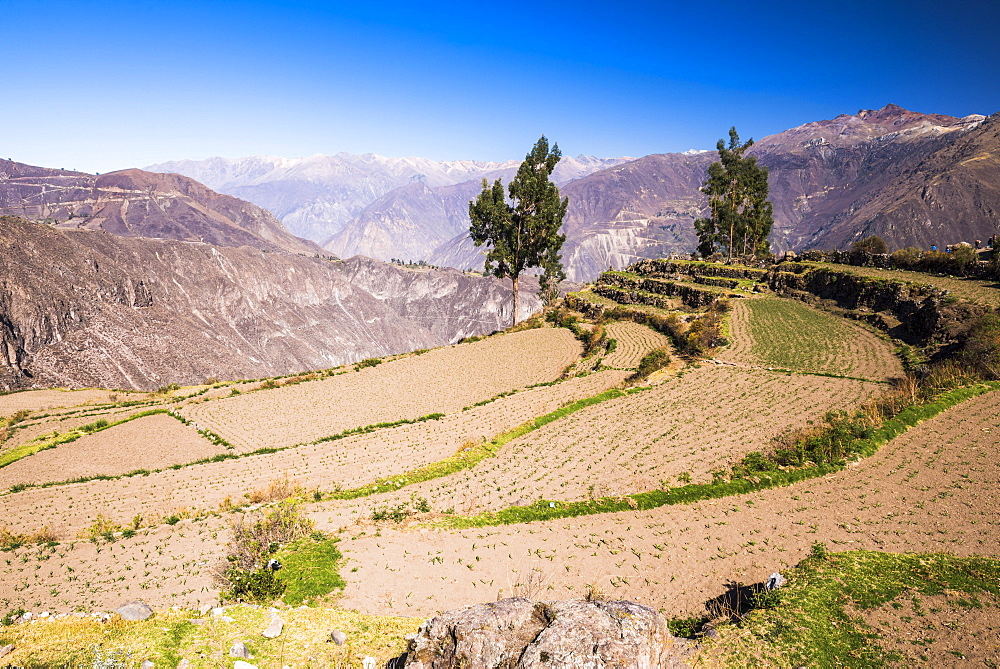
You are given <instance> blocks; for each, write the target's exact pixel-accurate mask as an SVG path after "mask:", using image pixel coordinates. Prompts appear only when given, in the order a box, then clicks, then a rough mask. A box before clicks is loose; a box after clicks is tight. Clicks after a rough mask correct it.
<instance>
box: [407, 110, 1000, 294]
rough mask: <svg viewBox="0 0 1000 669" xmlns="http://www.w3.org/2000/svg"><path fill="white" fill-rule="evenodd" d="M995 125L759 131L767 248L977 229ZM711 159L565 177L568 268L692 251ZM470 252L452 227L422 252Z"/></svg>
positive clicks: (971, 120) (926, 118) (925, 242)
mask: <svg viewBox="0 0 1000 669" xmlns="http://www.w3.org/2000/svg"><path fill="white" fill-rule="evenodd" d="M998 134H1000V116H997V115H995V116H992V117H989V118H984V117H982V116H978V115H972V116H968V117H965V118H961V119H958V118H953V117H950V116H942V115H932V114H918V113H915V112H910V111H907V110H905V109H902V108H900V107H897V106H895V105H888V106H886V107H884V108H883V109H880V110H877V111H870V110H862V111H860V112H858V113H857V114H856V115H846V114H844V115H841V116H838V117H837V118H835V119H832V120H828V121H820V122H817V123H807V124H805V125H802V126H799V127H797V128H793V129H791V130H787V131H785V132H783V133H779V134H777V135H772V136H770V137H766V138H764V139H763V140H761V141H760V142H758V143H757V144H756V145H755V146H754V147H753V148H752V149H751V152H752V153H753V154H754V155H756V156H757V157H758V160H759V161H760V162H761V163H762V164H764V165H766V166H767V167H768V168H769V169H770V184H771V201H772V202H773V203H774V209H775V226H774V231H773V234H772V237H771V241H772V248H773V250H775V251H777V252H780V251H784V250H786V249H799V250H801V249H806V248H846V247H848V246H849V245H850V243H851V242H853V241H855V240H858V239H862V238H863V237H866V236H868V235H872V234H877V235H879V236H881V237H883V238H884V239H885V240H886V241H887V242H888V243H889V245H890V247H893V248H901V247H904V246H910V245H917V246H921V247H923V248H929V247H930V246H931V245H933V244H936V245H938V246H940V247H943V246H944V245H946V244H949V243H954V242H958V241H970V242H971V241H974V240H975V239H983V240H985V239H987V238H988V237H989V236H990V235H992V234H994V233H996V232H997V231H998V230H997V226H998V224H997V220H998V219H997V214H998V212H1000V139H998ZM714 160H716V154H715V152H714V151H713V152H703V153H696V154H662V155H654V156H646V157H644V158H640V159H638V160H635V161H632V162H629V163H625V164H623V165H618V166H615V167H611V168H608V169H605V170H602V171H599V172H596V173H594V174H591V175H589V176H587V177H584V178H581V179H579V180H576V181H574V182H572V183H570V184H567V185H566V186H565V187H564V188H563V189H562V193H563V194H564V195H567V196H569V198H570V206H569V210H568V212H567V215H566V224H565V232H566V235H567V239H566V245H565V247H564V250H563V262H564V264H565V265H566V266H567V270H568V271H567V274H568V275H569V277H570V278H571V279H573V280H577V281H586V280H591V279H593V278H594V277H596V276H597V274H598V273H599V272H600V271H601V270H602V269H606V268H608V267H615V268H621V267H624V266H626V265H627V264H629V263H631V262H634V261H635V260H638V259H640V258H654V257H661V256H664V255H667V254H669V253H671V252H678V253H686V252H689V251H691V250H692V249H693V248H694V246H695V244H696V238H695V234H694V229H693V225H692V223H693V220H694V218H696V217H697V216H700V215H704V213H705V201H704V197H703V196H702V194H701V193H700V192H699V190H698V188H699V186H700V185H701V183H702V182H703V181H704V178H705V170H706V169H707V167H708V165H709V164H710V163H711V162H712V161H714ZM409 208H410V210H413V211H419V210H420V204H419V203H417V202H411V203H410V204H409ZM453 225H458V226H459V227H461V223H460V222H456V223H454V224H453ZM481 258H482V255H481V253H480V252H479V249H476V248H475V247H473V246H472V244H471V242H470V240H469V239H468V236H467V235H465V234H464V233H460V234H459V235H458V236H456V237H455V238H453V239H451V240H449V241H448V242H446V243H444V244H443V245H440V246H438V247H437V248H436V249H435V250H434V251H433V252H432V253H431V255H430V262H432V263H434V264H438V265H450V266H454V267H478V266H481V264H482V260H481Z"/></svg>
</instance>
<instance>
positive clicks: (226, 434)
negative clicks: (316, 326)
mask: <svg viewBox="0 0 1000 669" xmlns="http://www.w3.org/2000/svg"><path fill="white" fill-rule="evenodd" d="M581 350H582V349H581V346H580V344H579V342H577V341H576V339H574V338H573V335H572V334H571V333H570V332H569V331H568V330H566V329H563V328H541V329H535V330H527V331H524V332H517V333H513V334H504V335H499V336H494V337H489V338H487V339H485V340H482V341H478V342H474V343H469V344H460V345H457V346H450V347H445V348H440V349H434V350H432V351H428V352H426V353H424V354H422V355H417V356H408V357H405V358H401V359H398V360H393V361H391V362H386V363H383V364H380V365H377V366H374V367H366V368H363V369H359V370H358V371H357V372H347V373H344V374H338V375H336V376H332V377H329V378H325V379H322V380H319V381H310V382H308V383H301V384H297V385H292V386H283V387H280V388H275V389H272V390H267V391H263V392H255V393H248V394H245V395H237V396H233V397H228V398H224V399H220V400H215V401H212V402H205V403H200V404H196V405H193V406H190V407H187V408H185V409H184V411H183V413H184V415H185V416H187V417H188V418H190V419H191V420H193V421H195V422H196V423H197V424H198V425H199V426H201V427H203V428H207V429H209V430H211V431H213V432H215V433H217V434H219V435H220V436H222V437H223V438H224V439H226V440H227V441H228V442H229V443H231V444H233V445H234V446H235V447H236V448H237V450H239V451H244V452H247V451H253V450H257V449H260V448H274V447H282V446H291V445H294V444H299V443H304V442H309V441H313V440H315V439H319V438H322V437H326V436H329V435H332V434H337V433H339V432H342V431H344V430H347V429H351V428H355V427H359V426H364V425H371V424H376V423H382V422H393V421H398V420H402V419H411V420H412V419H415V418H419V417H420V416H424V415H427V414H431V413H450V412H453V411H458V410H460V409H462V408H463V407H465V406H469V405H471V404H475V403H477V402H481V401H483V400H487V399H489V398H491V397H493V396H495V395H498V394H500V393H504V392H509V391H511V390H514V389H517V388H523V387H525V386H529V385H532V384H537V383H545V382H549V381H552V380H554V379H556V378H558V377H559V375H560V373H561V372H562V370H563V369H565V368H566V367H567V366H568V365H570V364H572V363H573V362H574V361H575V360H577V359H578V358H579V356H580V353H581Z"/></svg>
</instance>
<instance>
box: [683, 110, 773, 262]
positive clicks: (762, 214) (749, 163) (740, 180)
mask: <svg viewBox="0 0 1000 669" xmlns="http://www.w3.org/2000/svg"><path fill="white" fill-rule="evenodd" d="M751 146H753V140H752V139H750V140H747V141H746V142H744V143H740V136H739V134H737V132H736V128H735V127H733V128H730V129H729V146H728V147H727V146H726V143H725V140H722V139H720V140H719V143H718V144H717V145H716V148H717V150H718V151H719V160H718V161H717V162H714V163H712V164H711V165H710V166H709V168H708V178H707V179H706V180H705V183H704V184H703V185H702V188H701V190H702V192H704V193H705V194H706V195H708V206H709V209H710V210H711V214H710V216H709V218H699V219H697V220H696V221H695V222H694V227H695V232H697V234H698V252H699V253H700V254H701V255H703V256H706V257H707V256H710V255H712V254H713V253H715V252H716V251H718V250H722V251H725V252H726V253H727V255H728V256H729V259H730V260H732V258H733V256H734V255H737V254H742V255H748V254H753V255H756V254H759V253H767V252H768V251H769V250H770V244H769V243H768V235H770V234H771V227H772V226H773V225H774V207H773V206H772V205H771V203H770V202H769V201H768V199H767V194H768V183H767V177H768V171H767V168H766V167H764V166H762V165H758V164H757V158H755V157H754V156H747V155H745V154H746V151H747V149H749V148H750V147H751Z"/></svg>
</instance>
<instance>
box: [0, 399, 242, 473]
mask: <svg viewBox="0 0 1000 669" xmlns="http://www.w3.org/2000/svg"><path fill="white" fill-rule="evenodd" d="M90 420H93V417H90ZM224 451H225V449H223V448H222V447H221V446H216V445H215V444H213V443H212V442H210V441H209V440H207V439H205V438H204V437H202V436H201V435H199V434H198V433H197V432H195V430H194V429H193V428H191V427H189V426H186V425H184V424H183V423H181V422H180V421H178V420H177V419H176V418H172V417H170V416H168V415H165V414H157V415H154V416H144V417H142V418H137V419H136V420H133V421H129V422H127V423H123V424H121V425H115V426H114V427H110V428H108V429H106V430H101V431H100V432H96V433H94V434H88V435H86V436H84V437H81V438H80V439H77V440H76V441H72V442H69V443H66V444H60V445H58V446H56V447H55V448H51V449H47V450H43V451H39V452H37V453H35V454H33V455H30V456H28V457H25V458H22V459H20V460H18V461H16V462H13V463H11V464H9V465H7V466H5V467H2V468H0V490H4V489H7V488H10V487H11V486H12V485H15V484H18V483H44V482H48V481H65V480H67V479H74V478H77V477H89V476H98V475H107V476H115V475H118V474H124V473H126V472H131V471H135V470H137V469H146V470H150V469H161V468H164V467H169V466H171V465H173V464H177V463H185V462H193V461H194V460H199V459H202V458H208V457H211V456H213V455H217V454H218V453H220V452H224Z"/></svg>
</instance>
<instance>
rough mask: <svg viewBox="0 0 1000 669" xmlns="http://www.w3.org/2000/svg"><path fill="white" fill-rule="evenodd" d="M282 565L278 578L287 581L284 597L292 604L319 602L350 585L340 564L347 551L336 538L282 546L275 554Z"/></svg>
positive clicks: (285, 600)
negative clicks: (338, 544)
mask: <svg viewBox="0 0 1000 669" xmlns="http://www.w3.org/2000/svg"><path fill="white" fill-rule="evenodd" d="M274 557H275V559H276V560H278V561H279V562H281V565H282V568H281V570H280V571H278V572H277V576H278V580H279V581H281V582H282V583H284V584H285V594H284V596H283V597H282V598H281V601H283V602H284V603H285V604H288V605H289V606H299V605H301V604H304V603H309V602H315V601H316V600H317V599H319V598H321V597H324V596H326V595H329V594H331V593H333V592H336V591H339V590H343V589H344V586H345V585H347V584H346V583H345V582H344V579H343V578H341V576H340V573H339V572H338V571H337V567H338V566H339V564H340V561H341V559H342V558H343V555H341V553H340V551H339V550H338V549H337V541H336V540H335V539H323V540H320V541H316V540H315V539H312V538H310V539H303V540H300V541H296V542H294V543H292V544H289V545H288V546H286V547H284V548H282V549H281V550H279V551H278V552H277V553H276V554H275V556H274Z"/></svg>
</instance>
